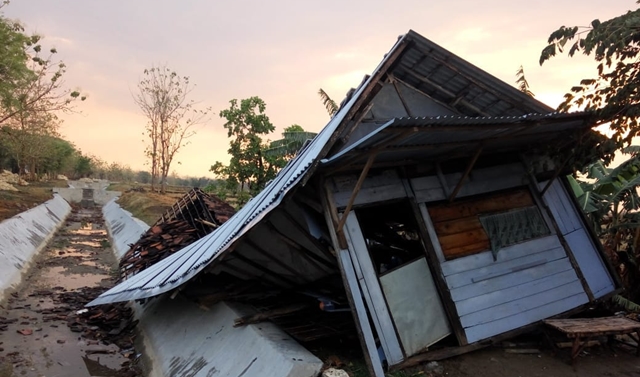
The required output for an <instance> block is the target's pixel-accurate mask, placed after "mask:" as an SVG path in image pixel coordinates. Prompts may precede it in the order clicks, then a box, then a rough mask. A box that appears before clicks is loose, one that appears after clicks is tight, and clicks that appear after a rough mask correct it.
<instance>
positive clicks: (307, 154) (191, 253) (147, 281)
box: [87, 40, 402, 306]
mask: <svg viewBox="0 0 640 377" xmlns="http://www.w3.org/2000/svg"><path fill="white" fill-rule="evenodd" d="M401 41H402V40H399V41H398V42H397V43H396V44H395V45H394V46H393V48H392V49H391V52H393V50H394V49H395V48H396V47H397V46H398V45H399V44H400V42H401ZM391 52H390V53H389V54H388V55H387V56H389V55H390V54H391ZM385 61H386V58H385V59H384V60H383V61H382V62H381V63H380V65H379V66H378V68H376V71H377V70H378V69H380V67H381V66H382V65H383V64H384V63H385ZM370 81H371V78H370V79H369V80H367V81H366V82H364V83H363V85H361V86H360V87H359V88H358V90H357V91H356V93H355V94H354V95H353V96H352V97H351V99H350V100H349V101H348V102H347V104H346V105H345V106H343V107H342V108H341V109H340V111H338V113H337V114H336V115H335V116H334V117H333V118H332V119H331V121H330V122H329V123H328V124H327V125H326V126H325V128H324V129H323V130H322V131H321V132H320V133H319V134H318V135H317V136H316V137H315V138H314V139H313V140H312V141H311V143H309V144H307V146H306V147H305V148H304V149H303V150H301V151H300V153H299V154H298V156H297V157H296V158H295V159H293V160H292V161H290V162H289V163H288V164H287V166H285V167H284V168H283V169H282V170H281V171H280V172H279V173H278V175H277V176H276V178H274V179H273V180H272V181H271V182H270V183H269V184H268V185H267V186H266V187H265V188H264V190H262V191H261V192H260V193H259V194H258V195H256V196H255V197H254V198H252V199H251V200H250V201H249V202H248V203H247V204H245V206H244V207H242V209H241V210H240V211H238V212H237V213H236V214H235V215H234V216H232V217H231V218H230V219H229V220H228V221H227V222H226V223H224V224H223V225H222V226H220V228H218V229H216V230H215V231H214V232H213V233H211V234H209V235H208V236H205V237H203V238H201V239H200V240H198V241H196V242H194V243H193V244H191V245H189V246H187V247H185V248H184V249H182V250H180V251H178V252H177V253H175V254H173V255H172V256H170V257H168V258H166V259H164V260H162V261H160V262H158V263H157V264H155V265H153V266H151V267H149V268H147V269H146V270H144V271H142V272H140V273H139V274H136V275H134V276H132V277H131V278H129V279H127V280H126V281H124V282H122V283H121V284H118V285H117V286H115V287H113V288H111V289H110V290H108V291H106V292H104V293H103V294H102V295H100V296H99V297H98V298H97V299H95V300H93V301H92V302H90V303H89V304H88V305H87V306H94V305H101V304H107V303H111V302H119V301H129V300H137V299H142V298H147V297H153V296H157V295H159V294H162V293H164V292H168V291H170V290H172V289H174V288H177V287H179V286H180V285H182V284H183V283H185V282H187V281H188V280H189V279H191V278H193V277H194V276H195V275H196V274H198V273H199V272H200V271H202V270H203V269H204V268H205V267H206V266H207V265H209V264H210V263H212V262H213V261H214V259H216V258H217V257H219V256H220V255H222V252H223V251H225V250H227V249H228V248H229V246H230V245H231V244H233V242H235V241H236V240H238V239H239V238H240V237H242V236H243V235H244V234H245V233H246V232H248V231H249V230H250V229H251V227H252V226H254V225H255V224H256V223H257V222H258V221H259V220H260V219H262V218H263V217H264V216H266V215H267V214H268V213H269V212H270V211H271V210H272V209H274V208H275V207H276V206H277V205H278V204H279V203H280V202H281V201H282V198H283V197H284V196H285V195H286V194H287V192H288V191H289V190H290V189H291V188H292V187H293V186H295V185H296V184H297V183H298V182H299V181H300V180H301V178H302V177H303V176H304V175H305V174H306V173H307V172H308V171H309V168H310V167H311V165H312V163H313V162H314V161H315V160H316V159H317V158H318V156H319V154H320V153H321V151H322V150H323V149H324V147H325V145H326V144H327V143H328V142H329V139H330V138H331V136H332V135H333V133H334V132H335V131H336V129H337V128H338V126H339V125H340V124H341V123H342V121H343V119H344V118H345V116H346V115H347V113H348V112H349V110H350V109H351V107H352V106H353V105H354V103H355V102H356V100H357V99H358V97H359V96H360V94H361V93H362V91H363V90H364V89H365V88H366V87H367V85H369V82H370Z"/></svg>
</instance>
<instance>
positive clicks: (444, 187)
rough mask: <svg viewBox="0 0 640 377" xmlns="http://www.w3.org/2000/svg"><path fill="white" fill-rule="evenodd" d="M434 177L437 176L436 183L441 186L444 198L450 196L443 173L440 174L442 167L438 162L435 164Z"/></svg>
mask: <svg viewBox="0 0 640 377" xmlns="http://www.w3.org/2000/svg"><path fill="white" fill-rule="evenodd" d="M436 175H437V176H438V181H440V186H442V191H443V192H444V196H445V197H447V196H449V195H451V193H452V191H451V190H450V189H449V185H448V184H447V179H446V178H445V177H444V173H443V172H442V165H441V164H440V162H436Z"/></svg>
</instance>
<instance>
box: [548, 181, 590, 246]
mask: <svg viewBox="0 0 640 377" xmlns="http://www.w3.org/2000/svg"><path fill="white" fill-rule="evenodd" d="M547 182H548V181H545V182H539V183H538V188H541V186H544V185H545V184H546V183H547ZM559 186H560V182H559V181H555V182H553V183H552V184H551V186H550V187H549V190H547V192H546V193H545V194H544V196H543V197H542V198H543V200H544V202H545V203H546V205H547V206H548V207H549V210H550V211H551V213H552V215H553V218H554V219H555V220H556V222H557V224H558V228H560V232H561V233H562V234H567V233H569V232H573V231H574V230H576V229H579V228H581V227H582V225H581V224H580V220H579V219H578V216H577V213H576V212H575V211H574V210H571V208H568V207H567V205H566V203H564V202H565V201H564V200H563V199H565V198H564V196H565V195H564V192H562V191H559V188H560V189H562V187H559Z"/></svg>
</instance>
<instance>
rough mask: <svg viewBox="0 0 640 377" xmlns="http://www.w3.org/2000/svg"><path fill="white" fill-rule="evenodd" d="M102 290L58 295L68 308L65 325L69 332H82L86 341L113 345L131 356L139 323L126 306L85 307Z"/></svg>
mask: <svg viewBox="0 0 640 377" xmlns="http://www.w3.org/2000/svg"><path fill="white" fill-rule="evenodd" d="M104 291H106V288H104V287H84V288H81V289H79V290H75V291H67V292H62V293H60V294H59V296H58V300H59V301H60V303H62V304H64V305H65V307H66V309H67V313H66V320H67V325H68V326H69V328H70V329H71V331H73V332H77V333H82V335H83V336H84V337H85V338H88V339H92V340H99V341H102V342H104V343H106V344H115V345H117V346H118V347H120V349H121V352H125V353H133V341H134V339H135V333H134V329H135V326H136V324H137V323H138V321H137V320H135V319H134V316H133V311H132V310H131V308H130V307H129V306H128V305H127V304H126V303H124V302H120V303H117V304H111V305H102V306H95V307H90V308H85V305H86V304H87V303H89V302H90V301H91V300H93V298H94V297H97V296H98V295H100V294H101V293H103V292H104ZM59 309H60V308H56V310H59Z"/></svg>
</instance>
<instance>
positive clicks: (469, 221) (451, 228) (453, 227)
mask: <svg viewBox="0 0 640 377" xmlns="http://www.w3.org/2000/svg"><path fill="white" fill-rule="evenodd" d="M433 226H434V227H435V229H436V233H438V235H440V237H442V236H448V235H451V234H458V233H462V232H466V231H471V230H475V229H482V224H481V223H480V220H479V219H478V216H469V217H462V218H459V219H453V220H447V221H440V222H437V223H435V224H433Z"/></svg>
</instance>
